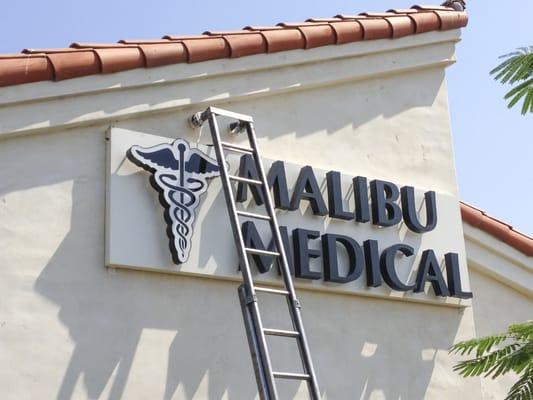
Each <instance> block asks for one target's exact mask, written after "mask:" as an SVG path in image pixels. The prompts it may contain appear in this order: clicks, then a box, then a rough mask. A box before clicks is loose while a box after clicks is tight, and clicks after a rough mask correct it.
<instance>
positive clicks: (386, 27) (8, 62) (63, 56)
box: [0, 6, 468, 87]
mask: <svg viewBox="0 0 533 400" xmlns="http://www.w3.org/2000/svg"><path fill="white" fill-rule="evenodd" d="M467 23H468V16H467V14H466V12H465V11H458V10H457V9H455V8H453V7H443V6H413V7H412V8H411V9H408V10H389V11H388V12H386V13H362V14H359V15H336V16H335V17H332V18H317V19H312V18H311V19H308V20H307V21H306V22H302V23H279V24H277V25H276V26H272V27H250V26H248V27H245V28H244V29H242V30H240V31H232V32H209V31H207V32H205V33H204V34H202V35H197V36H175V35H165V36H163V38H162V39H159V40H119V41H118V43H111V44H83V43H76V42H75V43H73V44H72V45H71V46H70V48H66V49H25V50H24V51H23V52H22V53H21V54H15V55H0V87H2V86H13V85H19V84H25V83H32V82H40V81H60V80H65V79H72V78H78V77H82V76H89V75H98V74H107V73H113V72H120V71H127V70H132V69H139V68H153V67H158V66H163V65H171V64H180V63H196V62H203V61H209V60H218V59H224V58H239V57H245V56H250V55H255V54H268V53H276V52H283V51H290V50H306V49H311V48H316V47H323V46H329V45H341V44H345V43H353V42H358V41H367V40H376V39H391V40H392V39H397V38H401V37H405V36H409V35H415V34H419V33H425V32H431V31H447V30H453V29H458V28H462V27H465V26H466V25H467Z"/></svg>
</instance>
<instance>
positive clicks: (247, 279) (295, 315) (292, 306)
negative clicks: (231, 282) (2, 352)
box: [191, 107, 320, 400]
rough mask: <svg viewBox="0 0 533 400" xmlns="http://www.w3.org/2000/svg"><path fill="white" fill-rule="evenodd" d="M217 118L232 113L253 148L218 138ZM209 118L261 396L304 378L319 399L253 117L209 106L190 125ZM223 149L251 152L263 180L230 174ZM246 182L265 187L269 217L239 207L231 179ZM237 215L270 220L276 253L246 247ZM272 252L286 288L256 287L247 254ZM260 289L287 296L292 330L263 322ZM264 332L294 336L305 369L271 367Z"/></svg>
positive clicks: (273, 395)
mask: <svg viewBox="0 0 533 400" xmlns="http://www.w3.org/2000/svg"><path fill="white" fill-rule="evenodd" d="M217 116H222V117H229V118H231V119H234V120H236V122H234V123H232V124H231V125H230V128H231V129H232V130H233V131H237V132H241V131H244V130H245V131H246V135H247V136H248V141H249V143H250V147H242V146H237V145H234V144H231V143H227V142H223V141H222V140H221V137H220V131H219V128H218V124H217V118H216V117H217ZM205 121H208V122H209V127H210V130H211V136H212V139H213V145H214V148H215V152H216V157H217V162H218V166H219V169H220V177H221V179H222V187H223V190H224V197H225V200H226V206H227V209H228V214H229V219H230V222H231V228H232V231H233V236H234V238H235V244H236V246H237V251H238V253H239V259H240V265H241V272H242V276H243V284H242V285H241V286H240V287H239V289H238V292H239V300H240V302H241V309H242V313H243V318H244V325H245V328H246V335H247V337H248V345H249V347H250V353H251V355H252V362H253V365H254V371H255V377H256V380H257V387H258V390H259V395H260V398H261V400H277V399H279V396H278V393H277V390H276V380H277V379H291V380H300V381H306V383H307V388H308V391H309V398H310V399H311V400H318V399H319V398H320V391H319V388H318V383H317V379H316V375H315V370H314V368H313V362H312V360H311V354H310V350H309V345H308V342H307V337H306V335H305V331H304V326H303V322H302V315H301V311H300V303H299V302H298V299H297V297H296V292H295V290H294V285H293V282H292V276H291V272H290V268H289V264H288V263H287V256H286V254H285V249H284V247H283V241H282V238H281V234H280V230H279V225H278V221H277V219H276V214H275V211H274V207H273V205H272V199H271V196H270V190H269V187H268V184H267V179H266V175H265V171H264V168H263V163H262V161H261V157H260V154H259V149H258V147H257V140H256V136H255V131H254V125H253V119H252V118H251V117H250V116H247V115H242V114H237V113H234V112H231V111H226V110H221V109H219V108H215V107H209V108H207V109H206V110H205V111H204V112H202V113H196V114H195V115H193V117H192V118H191V124H192V125H193V126H195V127H197V128H199V127H201V126H202V124H203V123H204V122H205ZM224 150H228V151H232V152H235V153H240V154H247V155H251V156H252V157H253V159H254V161H255V166H256V168H257V172H258V174H259V179H258V180H255V179H249V178H245V177H241V176H234V175H230V173H229V171H228V166H227V164H226V161H225V153H224ZM232 181H233V182H237V183H244V184H248V185H256V186H258V187H261V188H262V191H261V192H262V194H263V200H264V201H263V204H264V207H265V208H266V213H267V215H261V214H255V213H250V212H245V211H240V210H237V207H236V202H235V195H234V193H233V188H232V185H231V182H232ZM239 217H243V218H250V219H258V220H263V221H268V222H269V225H270V230H271V231H272V236H273V239H274V245H275V249H276V250H277V251H268V250H260V249H254V248H250V247H246V245H245V241H244V237H243V234H242V231H241V227H240V222H239ZM254 254H256V255H260V256H272V257H275V258H277V260H278V264H279V266H280V270H281V275H282V278H283V282H284V286H285V289H284V290H279V289H271V288H267V287H259V286H255V284H254V281H253V278H252V273H251V271H250V262H249V258H248V256H249V255H254ZM257 292H262V293H267V294H271V295H279V296H284V297H285V298H286V300H287V304H288V308H289V315H290V318H291V321H292V325H293V330H292V331H291V330H281V329H270V328H265V327H264V326H263V322H262V320H261V314H260V312H259V305H258V301H257V296H256V293H257ZM266 336H283V337H287V338H293V339H295V340H296V344H297V345H298V350H299V351H298V353H299V355H300V359H301V362H302V366H303V373H293V372H277V371H273V370H272V364H271V360H270V355H269V351H268V346H267V342H266Z"/></svg>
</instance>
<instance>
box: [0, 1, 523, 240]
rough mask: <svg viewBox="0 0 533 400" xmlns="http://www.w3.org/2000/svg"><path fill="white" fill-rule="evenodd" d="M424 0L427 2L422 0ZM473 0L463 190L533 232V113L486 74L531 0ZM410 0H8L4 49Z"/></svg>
mask: <svg viewBox="0 0 533 400" xmlns="http://www.w3.org/2000/svg"><path fill="white" fill-rule="evenodd" d="M437 2H438V1H437ZM425 3H431V2H428V1H426V2H425ZM499 4H501V6H497V4H495V3H494V2H489V1H486V0H485V1H481V0H472V1H469V2H468V11H469V15H470V22H469V26H468V27H467V28H466V29H465V30H464V32H463V41H462V42H461V43H459V44H458V47H457V60H458V62H457V64H456V65H454V66H452V67H451V68H449V69H448V75H447V76H448V87H449V97H450V113H451V120H452V126H453V136H454V143H455V156H456V164H457V171H458V177H459V189H460V193H461V198H462V199H463V200H465V201H467V202H469V203H471V204H473V205H476V206H478V207H480V208H482V209H484V210H486V211H487V212H489V213H490V214H491V215H493V216H495V217H497V218H500V219H503V220H504V221H506V222H508V223H510V224H512V225H514V226H515V227H516V228H517V229H519V230H522V231H524V232H526V233H529V234H530V235H533V179H532V178H531V176H532V172H533V115H528V116H526V117H523V116H521V115H520V113H519V111H518V110H507V108H506V104H505V101H504V100H503V99H502V97H503V95H504V93H505V91H506V88H505V87H502V86H501V85H500V84H499V83H497V82H494V81H493V80H492V79H491V77H490V76H489V71H490V70H491V68H492V67H494V66H495V65H497V64H498V62H499V60H498V56H500V55H502V54H506V53H508V52H509V51H511V50H513V49H515V48H516V47H520V46H527V45H533V34H532V31H531V15H533V1H531V0H507V1H505V2H503V3H499ZM411 5H412V4H411V3H410V2H407V1H406V0H373V1H369V0H364V1H344V0H328V1H324V0H323V1H313V0H290V1H280V0H269V1H263V2H259V1H242V0H241V1H238V0H225V1H221V0H203V1H196V2H192V1H187V2H184V1H176V0H174V1H169V0H165V1H157V0H153V1H133V0H130V1H124V0H113V1H109V0H106V1H104V0H93V1H90V2H87V1H83V2H81V1H75V0H70V1H64V0H63V1H60V0H47V1H36V0H31V1H25V2H14V1H9V2H5V4H3V7H2V14H1V15H0V37H1V38H2V41H1V42H0V53H16V52H19V51H20V50H21V49H23V48H50V47H67V46H68V45H69V44H70V43H71V42H74V41H78V42H111V43H112V42H116V41H117V40H118V39H139V38H143V39H146V38H158V37H161V36H163V35H164V34H195V33H201V32H203V31H204V30H231V29H236V28H242V27H243V26H245V25H271V24H275V23H277V22H281V21H286V22H293V21H303V20H305V19H306V18H308V17H325V16H332V15H335V14H338V13H345V14H353V13H358V12H362V11H384V10H387V9H388V8H406V7H409V6H411Z"/></svg>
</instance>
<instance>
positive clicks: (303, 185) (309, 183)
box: [291, 165, 328, 215]
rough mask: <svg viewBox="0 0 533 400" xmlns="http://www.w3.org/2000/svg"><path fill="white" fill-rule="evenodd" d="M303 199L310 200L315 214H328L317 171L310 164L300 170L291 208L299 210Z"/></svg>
mask: <svg viewBox="0 0 533 400" xmlns="http://www.w3.org/2000/svg"><path fill="white" fill-rule="evenodd" d="M302 199H304V200H308V201H309V203H310V204H311V209H312V210H313V214H315V215H328V209H327V207H326V203H324V199H323V198H322V194H321V193H320V188H319V187H318V183H317V181H316V178H315V173H314V172H313V168H311V167H310V166H309V165H308V166H306V167H303V168H302V169H301V170H300V174H299V175H298V179H297V180H296V185H294V192H293V194H292V199H291V210H297V209H298V208H299V207H300V200H302Z"/></svg>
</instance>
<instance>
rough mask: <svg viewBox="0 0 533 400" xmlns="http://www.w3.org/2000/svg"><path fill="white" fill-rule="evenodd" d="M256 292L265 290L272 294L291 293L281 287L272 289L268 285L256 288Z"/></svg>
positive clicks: (286, 294) (285, 294)
mask: <svg viewBox="0 0 533 400" xmlns="http://www.w3.org/2000/svg"><path fill="white" fill-rule="evenodd" d="M254 289H255V291H256V292H263V293H270V294H279V295H281V296H288V295H289V294H290V293H289V292H288V291H286V290H280V289H271V288H266V287H258V286H256V287H255V288H254Z"/></svg>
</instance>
